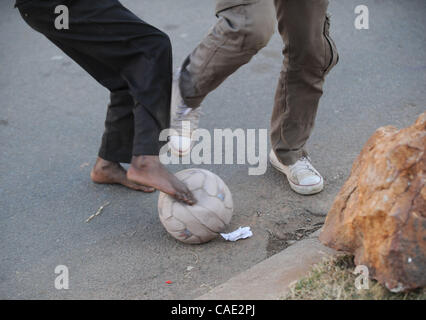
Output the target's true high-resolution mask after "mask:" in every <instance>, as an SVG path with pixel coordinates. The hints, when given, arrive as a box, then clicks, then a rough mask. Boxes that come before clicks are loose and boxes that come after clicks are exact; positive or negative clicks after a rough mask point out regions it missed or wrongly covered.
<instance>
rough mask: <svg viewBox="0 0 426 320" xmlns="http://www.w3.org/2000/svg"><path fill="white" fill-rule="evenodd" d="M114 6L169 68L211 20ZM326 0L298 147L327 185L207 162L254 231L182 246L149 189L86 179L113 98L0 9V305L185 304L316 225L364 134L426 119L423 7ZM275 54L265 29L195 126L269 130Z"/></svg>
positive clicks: (181, 9)
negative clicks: (308, 131) (365, 13)
mask: <svg viewBox="0 0 426 320" xmlns="http://www.w3.org/2000/svg"><path fill="white" fill-rule="evenodd" d="M122 2H123V4H124V5H126V6H127V7H129V8H130V9H132V10H133V11H134V12H135V13H136V14H137V15H139V16H140V17H141V18H143V19H144V20H146V21H147V22H149V23H152V24H153V25H155V26H157V27H159V28H160V29H162V30H164V31H165V32H167V33H168V34H169V35H170V37H171V39H172V43H173V47H174V61H175V66H178V64H179V63H180V62H181V61H182V60H183V59H184V57H185V56H186V55H187V54H188V53H189V52H190V50H192V48H194V47H195V45H196V44H197V43H198V41H199V40H200V39H201V38H202V36H203V35H204V34H205V33H206V32H207V31H208V29H209V27H210V25H211V24H212V23H213V22H214V21H215V17H214V14H213V10H214V1H212V0H210V1H209V0H204V1H200V0H179V1H174V0H157V1H148V0H123V1H122ZM330 2H331V3H330V10H329V11H330V13H331V15H332V36H333V38H334V39H335V42H336V43H337V46H338V48H339V52H340V63H339V64H338V66H337V67H336V68H335V69H334V70H333V71H332V72H331V74H330V75H329V76H328V78H327V82H326V87H325V95H324V97H323V99H322V100H321V105H320V108H319V111H318V117H317V122H316V127H315V130H314V132H313V136H312V138H311V139H310V141H309V143H308V149H309V151H310V153H311V157H312V159H313V162H314V164H315V166H316V167H317V169H318V170H319V171H320V172H321V173H322V174H323V175H324V177H325V182H326V189H325V190H324V191H323V192H322V193H320V194H319V195H315V196H311V197H303V196H299V195H297V194H295V193H294V192H292V191H291V190H290V188H289V185H288V183H287V181H286V180H285V178H284V177H283V176H282V175H280V174H279V173H278V172H276V171H274V170H273V169H272V168H270V167H268V170H267V172H266V173H265V174H264V175H261V176H249V175H248V171H247V170H248V165H203V166H202V167H203V168H207V169H209V170H211V171H213V172H215V173H216V174H218V175H219V176H221V177H222V178H223V180H224V181H225V182H226V183H227V184H228V186H229V188H230V189H231V191H232V193H233V197H234V206H235V213H234V217H233V220H232V223H231V225H230V226H229V228H228V230H229V231H232V230H234V229H236V228H237V227H239V226H251V227H252V230H253V233H254V236H253V237H252V238H250V239H247V240H242V241H238V242H235V243H231V242H226V241H224V240H223V239H220V238H218V239H216V240H214V241H212V242H210V243H208V244H205V245H199V246H190V245H184V244H181V243H179V242H177V241H175V240H174V239H173V238H171V237H170V236H169V235H168V234H167V233H166V232H165V230H164V229H163V227H162V226H161V224H160V222H159V219H158V214H157V198H158V192H157V193H155V194H151V195H146V194H141V193H138V192H135V191H129V190H127V189H125V188H123V187H120V186H102V185H94V184H93V183H92V182H91V181H90V177H89V172H90V169H91V167H92V165H93V164H94V160H95V158H96V154H97V150H98V146H99V143H100V138H101V134H102V131H103V121H104V116H105V113H106V104H107V102H108V92H107V91H106V90H105V89H104V88H102V87H101V86H100V85H98V84H97V82H95V81H94V80H93V79H91V78H90V76H89V75H87V74H86V73H85V72H84V71H83V70H82V69H81V68H80V67H79V66H77V65H76V64H75V63H74V62H72V61H71V60H70V59H69V58H68V57H67V56H65V55H64V54H63V53H62V52H61V51H60V50H58V49H57V48H56V47H55V46H54V45H52V44H51V43H50V42H49V41H48V40H46V39H45V38H44V37H43V36H42V35H40V34H38V33H36V32H34V31H33V30H32V29H30V28H29V27H28V26H27V25H26V24H25V23H24V21H23V20H22V19H21V17H20V16H19V14H18V12H17V10H16V9H14V8H13V7H12V4H11V1H1V3H0V298H2V299H5V298H8V299H11V298H29V299H35V298H42V299H44V298H46V299H74V298H81V299H107V298H114V299H182V298H183V299H185V298H187V299H191V298H195V297H197V296H199V295H201V294H203V293H205V292H207V291H208V290H209V288H211V287H214V286H216V285H219V284H221V283H223V282H225V281H226V280H227V279H229V278H230V277H232V276H234V275H236V274H238V273H239V272H241V271H243V270H246V269H248V268H249V267H251V266H253V265H254V264H256V263H258V262H260V261H262V260H264V259H265V258H266V257H268V256H270V255H272V254H274V253H276V252H278V251H279V250H281V249H283V248H285V247H286V246H287V245H290V244H291V242H292V241H294V240H297V239H298V238H300V237H301V236H303V233H304V232H309V230H312V229H313V228H315V227H317V226H318V225H319V223H321V222H323V220H324V217H325V215H326V213H327V211H328V209H329V207H330V205H331V204H332V201H333V199H334V197H335V195H336V194H337V192H338V190H339V188H340V187H341V186H342V184H343V183H344V181H345V179H346V178H347V177H348V175H349V171H350V168H351V165H352V162H353V160H354V159H355V157H356V156H357V154H358V153H359V151H360V150H361V148H362V146H363V144H364V143H365V141H366V140H367V139H368V137H369V136H370V135H371V134H372V133H373V132H374V131H375V129H376V128H378V127H380V126H383V125H394V126H397V127H404V126H407V125H409V124H411V123H412V122H413V121H414V120H415V119H416V117H417V116H418V115H419V114H420V113H421V112H424V111H425V110H426V90H425V88H426V86H425V84H426V20H425V18H424V17H425V15H426V2H425V1H424V0H408V1H397V0H386V1H383V0H380V1H379V0H375V1H373V0H366V1H362V2H361V1H355V0H353V1H349V0H340V1H333V0H331V1H330ZM358 4H366V5H367V6H368V7H369V11H370V29H369V30H357V29H356V28H355V27H354V20H355V17H356V15H355V13H354V8H355V6H356V5H358ZM281 50H282V42H281V39H280V38H279V36H278V34H277V33H276V34H275V35H274V37H273V39H272V40H271V42H270V43H269V45H268V46H267V47H266V48H265V49H263V50H262V51H261V52H260V53H259V54H258V55H257V56H256V57H255V58H254V59H253V60H252V61H251V62H250V63H249V64H248V65H246V66H244V67H242V68H241V69H240V70H239V71H238V72H237V73H235V74H234V75H233V76H232V77H231V78H230V79H228V80H227V81H226V82H225V83H224V84H223V85H222V86H221V87H220V88H219V89H218V90H216V91H215V92H214V93H212V94H211V95H209V96H208V97H207V99H206V100H205V103H204V104H203V106H204V113H205V114H204V116H203V118H202V126H203V127H205V128H207V129H209V130H212V129H214V128H231V129H236V128H243V129H247V128H254V129H269V116H270V113H271V110H272V105H273V96H274V90H275V86H276V82H277V79H278V75H279V72H280V67H281V61H282V56H281ZM185 167H191V166H188V165H186V166H182V165H179V166H176V165H175V166H170V170H172V171H174V172H176V171H178V170H181V169H182V168H185ZM106 202H110V205H109V206H107V207H106V208H105V209H104V210H103V212H102V214H101V215H99V216H97V217H96V218H94V219H92V220H91V221H90V222H89V223H86V222H85V220H86V219H87V218H88V217H89V216H90V215H92V214H93V213H95V212H96V211H97V210H98V208H99V207H100V206H101V205H103V204H105V203H106ZM58 265H65V266H67V267H68V269H69V289H68V290H57V289H55V287H54V280H55V277H56V274H55V273H54V270H55V267H56V266H58ZM188 267H192V269H191V268H188ZM189 269H190V270H189ZM166 281H172V283H171V284H166Z"/></svg>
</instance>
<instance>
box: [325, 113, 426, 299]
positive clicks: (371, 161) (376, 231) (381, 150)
mask: <svg viewBox="0 0 426 320" xmlns="http://www.w3.org/2000/svg"><path fill="white" fill-rule="evenodd" d="M425 149H426V113H423V114H421V115H420V116H419V118H418V119H417V121H416V123H415V124H414V125H413V126H411V127H408V128H405V129H402V130H397V129H396V128H394V127H391V126H387V127H382V128H379V129H378V130H377V131H376V132H375V133H374V134H373V135H372V136H371V137H370V139H369V140H368V141H367V143H366V144H365V146H364V148H363V149H362V151H361V153H360V155H359V156H358V158H357V159H356V160H355V162H354V164H353V166H352V171H351V174H350V177H349V179H348V180H347V181H346V182H345V184H344V186H343V187H342V189H341V190H340V192H339V194H338V195H337V197H336V199H335V200H334V203H333V206H332V208H331V210H330V211H329V213H328V215H327V218H326V222H325V225H324V227H323V230H322V232H321V235H320V240H321V242H322V243H323V244H325V245H327V246H329V247H331V248H333V249H336V250H341V251H347V252H349V253H352V254H353V255H354V256H355V263H356V264H357V265H365V266H367V267H368V269H369V275H370V277H372V278H374V279H377V280H378V281H379V282H380V283H382V284H383V285H385V286H386V287H387V288H388V289H389V290H391V291H393V292H399V291H407V290H410V289H414V288H418V287H425V286H426V186H425V181H426V152H425Z"/></svg>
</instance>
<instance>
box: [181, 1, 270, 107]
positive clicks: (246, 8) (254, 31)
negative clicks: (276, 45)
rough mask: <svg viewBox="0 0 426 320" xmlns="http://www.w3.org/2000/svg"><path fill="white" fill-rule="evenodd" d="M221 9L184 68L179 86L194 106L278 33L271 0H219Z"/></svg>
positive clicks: (186, 100)
mask: <svg viewBox="0 0 426 320" xmlns="http://www.w3.org/2000/svg"><path fill="white" fill-rule="evenodd" d="M242 3H245V4H242ZM238 4H239V5H238ZM217 10H219V11H218V12H217V13H216V14H217V16H218V21H217V23H216V25H215V26H213V28H212V29H211V31H210V32H209V34H208V35H207V36H206V37H205V38H204V39H203V40H202V41H201V43H200V44H199V45H198V46H197V48H196V49H195V50H194V51H193V52H192V53H191V54H190V55H189V56H188V57H187V58H186V59H185V61H184V62H183V65H182V68H181V76H180V83H179V87H180V90H181V94H182V98H183V100H184V102H185V104H186V105H187V106H188V107H190V108H197V107H198V106H199V105H200V104H201V102H202V101H203V99H204V98H205V97H206V96H207V94H208V93H209V92H211V91H213V90H214V89H216V88H217V87H218V86H219V85H220V84H221V83H222V82H223V81H224V80H225V79H226V78H227V77H228V76H229V75H231V74H232V73H233V72H235V71H236V70H237V69H238V68H239V67H241V66H242V65H244V64H246V63H248V62H249V61H250V60H251V58H252V57H253V56H254V55H255V54H256V53H257V52H258V51H259V50H260V49H262V48H263V47H264V46H266V45H267V43H268V42H269V39H270V38H271V36H272V34H273V33H274V29H275V11H274V7H273V3H272V1H271V0H252V1H229V0H218V1H217Z"/></svg>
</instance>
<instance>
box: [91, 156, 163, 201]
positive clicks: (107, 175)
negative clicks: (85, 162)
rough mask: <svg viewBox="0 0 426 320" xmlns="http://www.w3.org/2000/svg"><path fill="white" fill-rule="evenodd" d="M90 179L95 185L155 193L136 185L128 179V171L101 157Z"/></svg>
mask: <svg viewBox="0 0 426 320" xmlns="http://www.w3.org/2000/svg"><path fill="white" fill-rule="evenodd" d="M90 178H92V181H93V182H95V183H102V184H104V183H105V184H121V185H123V186H125V187H127V188H130V189H133V190H137V191H143V192H148V193H150V192H154V191H155V189H154V188H152V187H147V186H144V185H141V184H138V183H134V182H132V181H130V180H129V179H127V176H126V170H125V169H124V168H123V167H122V166H121V165H120V164H119V163H117V162H111V161H107V160H104V159H102V158H99V157H98V159H97V160H96V163H95V166H94V167H93V169H92V172H91V173H90Z"/></svg>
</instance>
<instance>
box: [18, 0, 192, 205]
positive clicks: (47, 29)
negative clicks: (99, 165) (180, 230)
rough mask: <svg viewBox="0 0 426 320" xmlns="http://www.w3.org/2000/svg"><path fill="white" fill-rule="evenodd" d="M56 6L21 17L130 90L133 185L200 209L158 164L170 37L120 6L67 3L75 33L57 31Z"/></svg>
mask: <svg viewBox="0 0 426 320" xmlns="http://www.w3.org/2000/svg"><path fill="white" fill-rule="evenodd" d="M56 4H57V3H55V1H52V2H45V1H32V2H31V3H30V5H28V6H27V5H26V6H25V7H23V8H20V11H21V14H22V16H23V17H24V19H25V20H26V21H27V22H28V24H30V25H31V26H32V27H33V28H34V29H36V30H38V31H40V32H41V33H43V34H44V35H46V36H47V37H48V38H49V39H53V40H54V41H55V43H56V44H59V45H63V46H67V47H70V48H73V49H74V50H75V51H77V52H79V54H80V55H82V56H83V55H84V56H87V57H88V60H97V61H98V62H99V63H100V64H103V65H106V66H108V68H109V69H111V70H113V71H115V73H116V74H119V75H120V78H122V80H124V82H125V83H126V84H127V87H128V88H129V92H130V94H131V96H132V98H133V99H134V101H135V103H136V105H135V107H134V108H133V116H134V123H135V126H134V139H133V146H132V147H133V157H132V167H135V168H133V169H134V170H132V174H131V175H130V176H131V178H130V180H132V181H134V182H137V183H141V182H142V183H141V184H146V185H149V186H151V187H154V188H158V189H159V190H161V191H164V192H166V193H168V194H170V195H172V196H175V197H176V198H177V199H179V200H182V201H184V202H186V203H188V204H192V203H194V200H193V198H192V195H191V193H190V192H189V190H188V189H187V188H186V186H185V185H184V184H183V183H181V182H180V181H179V180H177V179H176V178H175V176H174V175H172V174H170V173H169V172H168V171H167V170H166V169H165V168H164V167H163V166H161V164H160V163H159V159H158V152H159V149H160V143H159V140H158V137H159V133H160V131H161V130H162V129H165V128H167V127H168V124H169V110H170V107H169V103H170V87H171V69H172V67H171V45H170V41H169V39H168V37H167V36H166V35H165V34H164V33H162V32H161V31H159V30H157V29H155V28H154V27H152V26H150V25H148V24H146V23H144V22H143V21H141V20H140V19H139V18H137V17H136V16H135V15H133V14H132V13H131V12H130V11H128V10H127V9H125V8H124V7H123V6H122V5H121V4H120V3H119V2H118V1H116V0H105V1H102V2H96V3H94V2H89V1H83V0H72V1H66V3H65V4H66V5H67V6H68V8H69V12H70V29H69V30H56V29H55V28H54V23H53V21H54V18H55V17H54V14H53V12H54V10H53V9H54V7H55V5H56ZM87 64H90V61H89V62H88V63H87ZM83 67H84V66H83ZM91 70H92V71H93V69H91ZM96 71H99V70H95V72H93V73H91V74H92V75H93V76H94V77H95V78H96V79H97V80H98V81H99V82H100V83H103V84H104V83H105V79H103V78H102V77H101V76H99V74H100V75H102V74H103V72H102V71H99V74H98V73H97V72H96ZM136 71H140V73H139V72H136ZM142 75H143V76H142ZM136 160H139V161H136ZM141 160H143V167H141ZM127 176H128V177H129V173H128V174H127ZM147 177H149V179H147Z"/></svg>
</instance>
